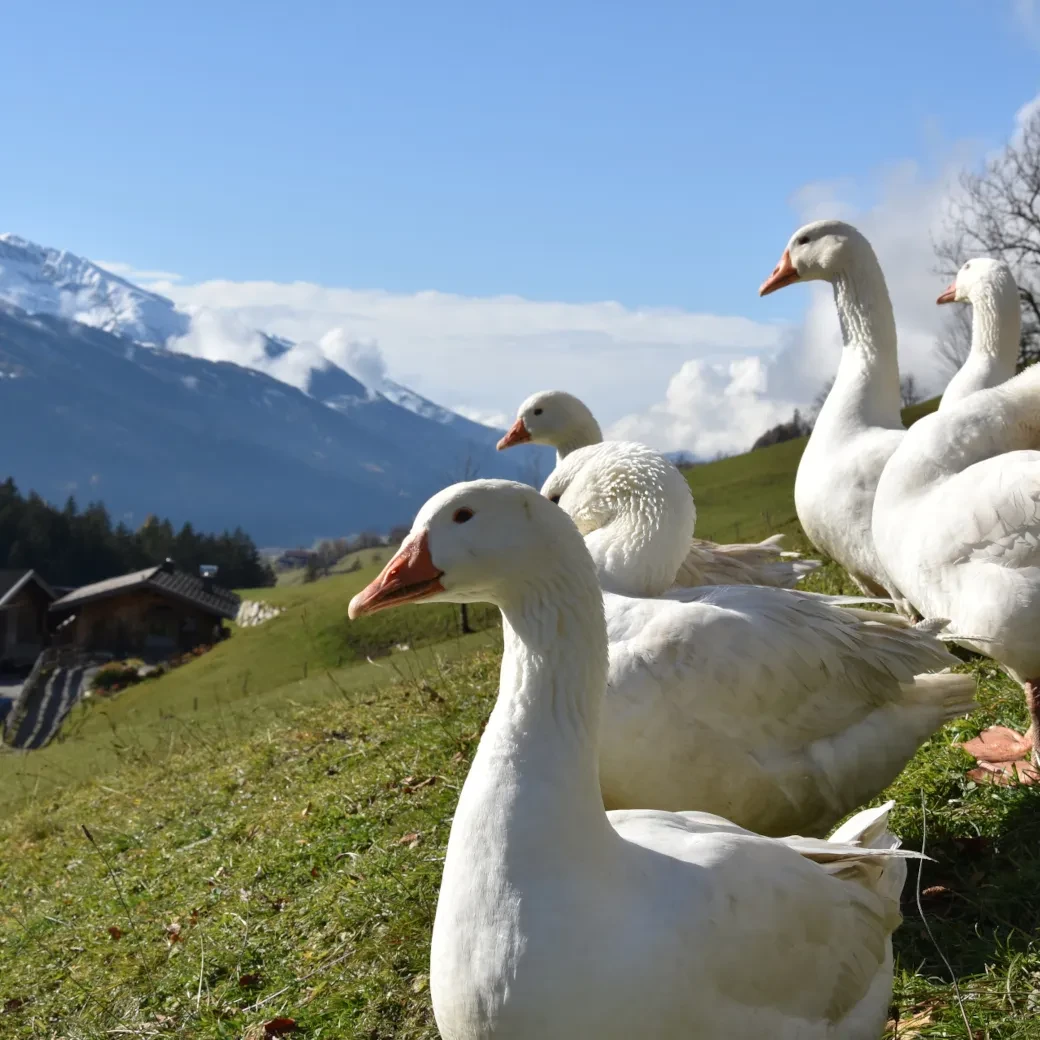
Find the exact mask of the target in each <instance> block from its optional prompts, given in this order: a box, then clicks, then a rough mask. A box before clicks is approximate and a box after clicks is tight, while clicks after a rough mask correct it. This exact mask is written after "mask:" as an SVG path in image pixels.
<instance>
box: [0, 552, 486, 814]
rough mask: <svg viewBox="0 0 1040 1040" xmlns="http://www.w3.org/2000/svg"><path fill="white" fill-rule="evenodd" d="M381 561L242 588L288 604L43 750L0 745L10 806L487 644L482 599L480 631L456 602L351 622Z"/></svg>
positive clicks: (113, 700) (75, 716)
mask: <svg viewBox="0 0 1040 1040" xmlns="http://www.w3.org/2000/svg"><path fill="white" fill-rule="evenodd" d="M378 572H379V567H378V566H377V565H375V564H371V565H369V566H367V567H365V568H364V569H362V570H361V571H358V572H356V573H353V574H339V575H334V576H332V577H330V578H327V579H323V580H322V581H317V582H314V583H312V584H309V585H297V586H290V587H284V588H274V589H258V590H255V591H249V590H241V592H242V595H243V596H245V597H246V598H256V599H261V600H263V601H264V602H267V603H271V604H273V605H275V606H278V607H281V608H282V609H283V611H284V613H282V614H281V615H279V616H278V617H276V618H274V619H273V620H271V621H268V622H267V623H266V624H264V625H260V626H257V627H255V628H244V629H236V630H235V631H234V633H233V635H232V636H231V638H229V639H227V640H225V641H224V642H222V643H220V644H218V645H217V646H215V647H214V648H213V649H212V650H211V651H209V652H208V653H206V654H205V655H203V656H202V657H199V658H198V659H196V660H193V661H191V662H190V663H189V664H186V665H184V666H183V667H181V668H177V669H175V670H174V671H172V672H170V673H169V674H167V675H165V676H163V677H162V678H159V679H154V680H149V681H146V682H143V683H141V684H139V685H137V686H133V687H131V688H130V689H127V690H124V691H123V692H121V693H119V694H118V695H116V696H114V697H109V698H99V697H97V696H95V697H93V698H91V700H90V701H87V702H84V703H83V704H81V705H80V706H78V707H77V708H75V709H74V710H73V712H72V714H71V715H70V717H69V719H68V720H67V721H66V723H65V726H64V728H63V731H62V734H61V736H60V737H59V739H58V741H56V742H55V743H53V744H51V745H50V746H49V747H47V748H44V749H43V750H41V751H35V752H31V753H29V754H13V753H8V754H0V791H3V792H4V794H3V803H4V805H5V807H6V810H7V811H10V809H11V807H13V806H17V805H18V804H20V803H21V801H22V800H23V799H27V798H35V799H41V798H44V797H47V796H49V795H50V794H51V793H54V792H58V791H60V790H61V789H62V788H64V787H65V786H67V785H68V784H70V783H73V782H75V781H76V780H78V779H81V778H85V777H90V776H96V775H98V774H100V773H104V772H106V771H107V770H109V769H112V768H118V767H119V766H120V764H121V763H124V762H127V763H130V764H132V763H134V762H140V761H148V760H153V759H154V757H155V756H157V755H158V756H165V755H168V754H170V753H171V752H173V751H176V750H178V749H179V748H180V747H181V746H182V745H184V744H186V743H190V742H192V741H193V740H198V739H201V740H212V739H214V737H215V736H218V735H220V736H226V735H228V734H230V733H234V734H236V735H239V736H242V737H245V736H248V735H249V734H250V733H253V732H255V731H256V730H258V729H262V728H264V727H267V726H269V725H270V724H271V723H272V722H273V721H276V720H277V718H278V716H279V714H280V713H281V711H282V710H283V708H284V704H285V701H286V698H291V699H292V700H293V701H294V702H296V703H299V704H305V703H312V702H315V701H323V700H328V699H329V698H330V697H334V696H337V695H338V694H337V686H342V687H346V688H349V689H360V688H363V687H365V686H370V685H372V684H378V683H381V682H383V681H384V680H385V677H386V676H387V675H393V674H394V673H395V672H397V671H403V672H406V673H407V672H409V671H410V670H414V669H415V668H416V667H417V663H416V662H417V656H416V655H417V651H418V650H419V648H422V647H428V646H430V645H432V644H437V645H438V646H439V648H440V653H441V654H443V655H448V656H452V655H455V654H457V653H460V652H463V651H466V650H469V649H471V648H473V647H475V646H480V645H484V644H485V643H486V641H487V637H486V636H484V635H481V634H480V633H481V630H484V629H487V628H488V627H489V626H491V627H497V626H498V623H499V621H498V613H497V611H494V610H492V609H491V608H490V607H482V606H476V607H473V608H471V609H470V611H469V616H470V624H471V626H472V627H473V628H475V629H477V630H478V632H477V634H476V635H471V636H466V637H464V638H463V637H461V633H460V630H459V615H458V608H456V607H453V606H449V605H446V604H445V605H441V606H432V607H424V608H419V607H403V608H401V609H400V610H395V611H389V612H387V613H385V614H376V615H374V616H373V617H369V618H363V619H360V620H358V621H356V622H350V621H348V619H347V604H348V603H349V602H350V598H351V597H352V596H353V595H354V593H355V592H357V591H358V590H360V589H362V588H363V587H364V586H365V585H366V584H367V583H368V582H369V581H371V579H372V578H373V577H375V575H376V574H377V573H378ZM404 648H407V649H404ZM369 658H371V659H372V661H373V662H374V663H369V661H368V659H369ZM330 673H331V678H330Z"/></svg>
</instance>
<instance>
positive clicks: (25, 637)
mask: <svg viewBox="0 0 1040 1040" xmlns="http://www.w3.org/2000/svg"><path fill="white" fill-rule="evenodd" d="M55 599H57V593H56V592H55V591H54V589H53V588H51V586H50V585H48V584H47V582H45V581H44V580H43V578H41V577H40V575H39V574H37V573H36V571H32V570H12V571H0V665H7V666H10V667H22V666H24V665H30V664H32V663H33V661H35V660H36V657H37V655H38V654H39V653H40V651H41V650H42V649H43V648H44V646H45V645H46V642H47V608H48V607H49V606H50V605H51V603H52V602H53V601H54V600H55Z"/></svg>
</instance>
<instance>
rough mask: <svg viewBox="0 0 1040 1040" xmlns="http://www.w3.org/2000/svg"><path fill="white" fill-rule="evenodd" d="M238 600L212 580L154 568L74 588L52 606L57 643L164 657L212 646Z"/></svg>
mask: <svg viewBox="0 0 1040 1040" xmlns="http://www.w3.org/2000/svg"><path fill="white" fill-rule="evenodd" d="M240 603H241V601H240V599H239V597H238V596H236V595H235V594H234V593H233V592H231V591H230V590H228V589H224V588H221V587H220V586H219V585H216V584H214V582H213V580H212V578H210V577H195V576H194V575H191V574H185V573H184V572H183V571H179V570H177V569H176V567H175V566H174V565H173V562H172V561H171V560H167V561H166V562H165V563H163V564H160V565H159V566H158V567H148V568H146V569H145V570H143V571H135V572H133V573H132V574H124V575H121V576H120V577H118V578H108V579H107V580H105V581H99V582H96V583H95V584H93V585H85V586H84V587H83V588H80V589H76V590H75V591H74V592H70V593H69V594H68V595H66V596H62V598H61V599H59V600H56V601H55V602H54V603H52V604H51V605H50V611H51V613H52V615H55V616H56V620H57V622H58V627H57V635H56V641H57V642H59V643H60V645H65V646H69V645H71V646H75V647H76V648H78V649H79V650H82V651H91V652H93V651H107V652H109V653H112V654H115V655H117V656H127V655H130V654H133V655H135V656H139V657H143V658H146V659H153V660H154V659H162V658H164V657H169V656H171V655H173V654H177V653H181V652H184V651H186V650H191V649H193V648H194V647H196V646H199V645H202V644H205V643H214V642H217V641H218V640H220V639H222V638H223V637H224V634H225V629H224V622H225V621H231V620H234V618H235V617H236V615H237V614H238V608H239V606H240Z"/></svg>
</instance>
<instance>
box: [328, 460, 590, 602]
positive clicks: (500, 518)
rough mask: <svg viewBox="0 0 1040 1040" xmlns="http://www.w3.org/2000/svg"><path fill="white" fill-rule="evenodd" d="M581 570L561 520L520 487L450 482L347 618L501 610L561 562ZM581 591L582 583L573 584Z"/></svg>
mask: <svg viewBox="0 0 1040 1040" xmlns="http://www.w3.org/2000/svg"><path fill="white" fill-rule="evenodd" d="M568 560H569V561H570V562H571V563H572V564H573V566H572V567H571V568H570V569H569V571H568V573H569V574H570V575H571V577H572V578H573V576H574V567H578V568H579V569H580V567H581V564H582V561H583V560H584V563H585V567H586V568H587V570H588V573H589V580H590V581H591V583H592V586H593V587H594V588H595V584H596V583H595V575H594V573H593V571H592V565H591V561H589V559H588V552H587V551H586V549H585V547H584V545H583V544H582V540H581V536H580V535H579V534H578V532H577V531H576V530H575V528H574V524H573V523H571V521H570V519H569V518H568V517H567V515H566V514H565V513H563V512H561V511H560V510H559V509H557V508H556V506H554V505H553V504H552V503H550V502H549V501H547V500H546V499H545V498H543V497H542V496H541V495H539V494H538V492H537V491H535V490H534V488H532V487H529V486H528V485H526V484H517V483H514V482H513V481H509V480H474V481H468V482H466V483H463V484H453V485H452V486H451V487H448V488H445V489H444V490H443V491H441V492H439V493H438V494H436V495H434V496H433V498H431V499H430V500H429V501H428V502H427V503H426V504H425V505H424V506H423V507H422V509H420V510H419V513H418V515H417V516H416V518H415V522H414V523H413V524H412V529H411V532H410V533H409V535H408V537H407V538H406V539H405V540H404V542H403V543H402V545H401V547H400V549H398V550H397V552H396V553H395V554H394V556H393V557H392V559H391V560H390V561H389V562H388V563H387V565H386V566H385V567H384V568H383V570H382V572H381V573H380V574H379V576H378V577H377V578H375V579H374V580H373V581H372V582H371V583H370V584H369V585H368V586H367V587H366V588H364V589H362V590H361V592H359V593H358V594H357V595H356V596H354V598H353V599H352V600H351V601H350V606H349V607H348V610H347V613H348V616H349V617H350V618H352V619H353V618H358V617H362V616H363V615H366V614H374V613H376V612H377V611H380V610H386V609H388V608H390V607H397V606H400V605H402V604H405V603H417V602H424V603H433V602H441V603H478V602H482V603H493V604H495V605H496V606H499V607H502V606H504V605H505V604H506V602H508V601H509V600H510V599H511V598H512V597H513V596H515V595H516V593H517V590H518V589H523V588H525V587H526V586H529V585H530V584H532V583H537V582H538V581H539V580H544V579H545V578H546V576H547V575H548V574H555V573H558V572H559V571H560V570H561V569H563V570H567V568H566V567H563V565H562V564H561V561H568ZM578 584H579V585H580V581H579V582H578Z"/></svg>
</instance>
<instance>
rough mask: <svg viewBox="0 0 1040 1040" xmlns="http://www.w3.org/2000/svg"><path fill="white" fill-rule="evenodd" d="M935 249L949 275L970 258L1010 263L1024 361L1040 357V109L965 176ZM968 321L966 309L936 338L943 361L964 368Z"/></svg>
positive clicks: (943, 271) (941, 269)
mask: <svg viewBox="0 0 1040 1040" xmlns="http://www.w3.org/2000/svg"><path fill="white" fill-rule="evenodd" d="M935 255H936V259H937V260H938V263H939V270H940V271H941V272H942V273H943V274H945V275H947V276H949V277H951V278H952V277H954V276H955V275H956V273H957V271H958V270H959V269H960V267H961V265H962V264H963V263H964V262H965V260H970V259H971V258H972V257H973V256H992V257H995V258H997V259H1000V260H1003V261H1005V263H1007V264H1008V265H1009V266H1010V267H1011V269H1012V271H1013V272H1014V275H1015V279H1016V281H1017V282H1018V286H1019V295H1020V297H1021V300H1022V309H1023V314H1022V345H1021V349H1020V353H1019V367H1020V368H1021V367H1023V366H1025V365H1027V364H1031V363H1032V362H1034V361H1037V360H1040V111H1037V112H1035V113H1034V114H1033V115H1032V116H1030V118H1029V119H1028V121H1027V122H1026V123H1025V124H1024V125H1023V126H1022V127H1021V128H1020V130H1019V132H1018V133H1017V134H1016V136H1015V137H1014V138H1013V139H1012V140H1011V141H1010V142H1009V144H1008V145H1007V147H1006V148H1005V149H1004V151H1003V152H1002V153H1001V154H1000V155H999V156H997V157H996V158H994V159H992V160H990V161H989V162H988V163H987V164H986V166H985V168H984V169H983V170H982V171H981V172H966V173H964V174H963V175H962V176H961V178H960V184H959V191H958V192H956V193H955V197H954V199H953V200H952V201H951V203H950V206H949V210H948V212H947V215H946V222H945V227H944V229H943V232H942V237H941V238H940V239H939V240H938V241H937V242H936V243H935ZM958 310H960V308H958ZM970 327H971V325H970V317H969V316H968V314H967V309H966V308H965V309H964V312H963V313H962V314H961V315H960V316H958V318H957V319H954V320H953V321H951V323H950V328H949V330H948V331H947V332H946V333H944V334H943V336H941V337H940V338H939V340H938V341H937V343H936V353H937V354H938V356H939V357H940V358H941V359H942V362H943V364H944V367H947V368H953V367H955V366H957V367H959V365H960V364H961V363H962V362H963V358H964V357H966V356H967V350H968V345H969V344H970V337H971V334H970ZM966 330H967V332H966Z"/></svg>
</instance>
